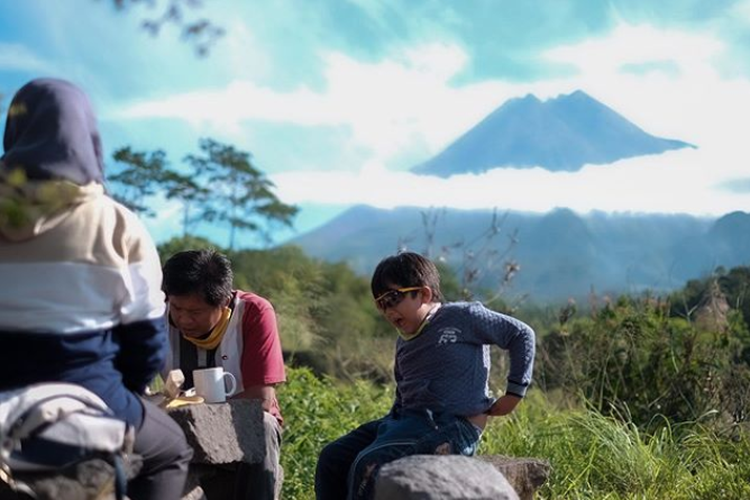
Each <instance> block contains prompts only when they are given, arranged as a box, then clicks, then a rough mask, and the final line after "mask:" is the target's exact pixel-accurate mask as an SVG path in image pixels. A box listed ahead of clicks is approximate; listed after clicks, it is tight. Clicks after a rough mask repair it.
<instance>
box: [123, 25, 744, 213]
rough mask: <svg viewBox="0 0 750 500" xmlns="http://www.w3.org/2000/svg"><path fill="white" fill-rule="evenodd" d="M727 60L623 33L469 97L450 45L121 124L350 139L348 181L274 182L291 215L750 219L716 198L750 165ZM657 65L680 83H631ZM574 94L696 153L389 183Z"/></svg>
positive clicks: (707, 45) (692, 43) (238, 86)
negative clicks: (455, 211) (563, 70)
mask: <svg viewBox="0 0 750 500" xmlns="http://www.w3.org/2000/svg"><path fill="white" fill-rule="evenodd" d="M722 50H723V45H722V43H721V42H720V41H719V40H718V38H716V37H715V36H712V35H711V34H696V33H687V32H682V31H675V30H661V29H656V28H654V27H651V26H648V25H641V26H631V25H625V24H623V25H620V26H619V27H617V28H616V29H614V30H613V31H612V32H611V33H610V34H608V35H606V36H604V37H601V38H598V39H590V40H587V41H584V42H582V43H578V44H575V45H570V46H561V47H557V48H555V49H553V50H550V51H548V52H547V53H545V54H543V55H542V60H543V61H546V62H550V61H553V62H557V63H566V64H572V65H575V67H576V68H577V69H578V73H577V74H576V75H575V76H574V77H568V78H558V79H551V80H546V81H537V82H533V83H508V82H504V81H497V80H496V81H485V82H478V83H472V84H465V85H462V86H455V85H453V84H452V83H451V80H452V78H453V77H454V76H456V75H457V74H459V73H460V71H461V70H462V69H463V68H464V67H465V65H466V63H467V57H468V56H467V54H466V52H465V51H464V50H463V49H461V48H460V47H459V46H457V45H453V44H442V43H434V44H428V45H424V46H419V47H411V48H408V49H404V50H403V51H402V52H400V53H398V54H396V55H394V56H392V57H390V58H388V59H384V60H381V61H378V62H375V63H365V62H360V61H357V60H355V59H353V58H351V57H349V56H347V55H345V54H341V53H328V54H326V55H325V56H324V58H323V59H324V61H325V64H326V69H325V73H324V80H325V82H326V84H325V86H324V89H325V90H324V91H320V92H316V91H313V90H311V89H308V88H304V87H301V88H299V89H297V90H295V91H293V92H285V93H284V92H276V91H274V90H272V89H270V88H265V87H259V86H257V85H254V84H252V83H248V82H245V81H235V82H233V83H231V84H229V85H228V86H227V87H226V88H224V89H218V90H204V91H196V92H192V93H188V94H180V95H174V96H170V97H166V98H164V99H159V100H151V101H143V102H140V103H135V104H133V105H131V106H128V107H127V108H125V109H124V110H123V111H122V115H123V116H126V117H130V118H139V117H153V116H161V117H175V118H181V119H184V120H187V121H189V122H192V123H194V124H195V125H196V126H199V127H200V126H205V125H210V126H215V127H219V128H221V129H223V130H227V131H232V132H237V131H241V130H242V127H243V124H244V122H246V121H248V120H265V121H270V122H280V123H293V124H296V125H303V126H311V127H314V126H325V125H332V126H342V125H343V126H348V127H349V128H350V129H351V131H352V138H353V141H354V142H355V143H356V144H355V145H356V146H363V147H365V148H367V149H369V150H370V151H371V158H370V160H369V163H368V164H367V165H352V168H351V169H350V170H349V171H347V172H325V171H323V170H324V169H325V165H319V166H318V169H319V170H320V171H319V172H310V171H307V172H305V173H293V172H292V173H286V174H280V175H275V176H273V175H272V178H273V180H274V182H276V183H277V185H278V186H279V194H280V196H281V197H282V199H284V200H285V201H288V202H292V203H302V202H313V203H317V202H319V203H326V204H331V203H334V204H335V203H340V204H354V203H368V204H372V205H375V206H396V205H399V204H409V205H425V206H432V205H436V204H441V205H442V204H445V205H446V206H455V207H463V208H479V207H494V206H499V207H503V208H515V209H519V210H536V211H543V210H548V209H550V208H553V207H555V206H568V207H570V208H573V209H576V210H579V211H584V212H585V211H588V210H592V209H600V210H614V211H658V212H689V213H695V214H720V213H725V212H727V211H730V210H735V209H747V208H748V207H749V206H750V204H748V198H747V197H746V196H742V195H737V194H734V195H733V194H730V193H727V192H725V191H716V190H715V189H714V188H713V187H712V186H716V185H717V184H719V183H721V182H722V181H724V180H726V179H728V178H731V177H740V176H742V175H745V173H746V170H747V163H748V159H750V155H749V154H748V148H747V138H746V134H747V132H746V131H747V130H750V82H748V81H747V80H740V79H736V80H725V79H723V78H722V77H721V75H720V74H719V73H718V72H717V70H716V69H715V67H714V66H713V61H714V60H715V58H717V57H720V56H721V53H722ZM649 63H659V64H663V63H667V64H669V65H670V67H672V68H676V71H672V72H646V73H643V74H636V73H633V72H632V71H627V70H626V69H627V67H628V66H632V65H642V64H649ZM576 89H582V90H584V91H586V92H588V93H589V94H591V95H592V96H593V97H595V98H597V99H599V100H600V101H602V102H604V103H605V104H607V105H608V106H610V107H611V108H613V109H615V110H616V111H618V112H620V113H621V114H623V115H624V116H625V117H626V118H628V119H629V120H631V121H632V122H633V123H635V124H637V125H638V126H640V127H641V128H643V129H644V130H646V131H647V132H649V133H652V134H655V135H658V136H662V137H669V138H676V139H681V140H685V141H688V142H691V143H693V144H696V145H698V147H699V149H698V150H684V151H679V152H672V153H668V154H664V155H661V156H658V157H645V158H637V159H631V160H626V161H621V162H618V163H617V164H614V165H610V166H588V167H586V168H584V169H583V170H581V171H580V172H576V173H550V172H546V171H544V170H542V169H533V170H509V169H503V170H495V171H492V172H489V173H487V174H484V175H481V176H459V177H454V178H451V179H449V180H445V179H437V178H429V177H416V176H413V175H410V174H408V173H393V172H391V173H389V172H388V168H387V167H388V166H389V161H390V160H391V159H392V158H394V157H395V156H397V155H398V154H400V153H402V152H404V151H406V150H409V149H414V148H415V147H417V146H419V147H420V148H423V149H427V150H428V151H430V152H431V153H433V154H435V153H438V152H439V151H440V150H441V149H442V148H443V147H445V146H446V145H447V144H449V143H450V142H451V141H452V140H454V139H455V138H457V137H458V136H459V135H461V134H462V133H463V132H465V131H466V130H468V129H469V128H470V127H471V126H473V125H474V124H476V123H477V122H478V121H479V120H481V119H482V118H483V117H484V116H485V115H487V114H488V113H490V112H491V111H492V110H493V109H494V108H495V107H496V106H498V105H499V104H501V103H502V102H504V101H505V100H506V99H508V98H511V97H519V96H523V95H525V94H527V93H533V94H535V95H537V96H538V97H540V98H542V99H544V98H549V97H553V96H556V95H558V94H561V93H569V92H572V91H573V90H576ZM313 161H314V160H313ZM311 170H315V169H314V168H311Z"/></svg>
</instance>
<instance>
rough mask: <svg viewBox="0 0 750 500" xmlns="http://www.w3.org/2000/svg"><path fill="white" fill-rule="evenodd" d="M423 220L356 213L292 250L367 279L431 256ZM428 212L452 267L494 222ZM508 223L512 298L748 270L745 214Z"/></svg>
mask: <svg viewBox="0 0 750 500" xmlns="http://www.w3.org/2000/svg"><path fill="white" fill-rule="evenodd" d="M425 213H426V211H425V210H424V209H420V208H416V207H400V208H397V209H392V210H384V209H377V208H373V207H369V206H365V205H359V206H356V207H352V208H350V209H349V210H347V211H346V212H344V213H343V214H341V215H340V216H339V217H337V218H335V219H333V220H331V221H329V222H328V223H326V224H324V225H323V226H321V227H320V228H318V229H316V230H313V231H311V232H309V233H306V234H304V235H301V236H299V237H297V238H295V239H293V240H291V241H290V242H289V243H290V244H294V245H298V246H300V247H301V248H302V249H303V250H304V251H305V252H306V253H308V254H309V255H311V256H313V257H316V258H321V259H323V260H327V261H332V262H337V261H344V262H347V263H348V264H349V265H351V266H352V267H353V268H354V269H355V270H356V271H357V272H359V273H361V274H363V275H366V276H367V275H369V274H370V273H371V272H372V270H373V269H374V267H375V265H376V264H377V262H378V261H379V260H380V259H381V258H383V257H385V256H386V255H390V254H392V253H394V252H396V251H397V250H398V249H399V248H403V247H405V248H409V249H412V250H415V251H419V252H424V251H426V250H428V249H427V246H428V238H427V234H426V233H427V231H426V228H425V227H424V225H423V214H425ZM432 214H433V215H436V220H437V222H436V224H435V226H434V228H433V229H434V231H433V232H434V238H433V245H432V248H431V249H429V250H430V253H431V254H432V255H433V256H438V255H439V254H440V252H441V249H442V248H453V250H452V253H450V252H449V254H448V257H447V261H448V262H449V263H451V264H454V265H460V264H461V262H460V260H461V255H460V253H461V252H459V251H458V250H457V247H456V242H457V241H471V240H472V239H473V238H476V236H477V235H481V234H483V233H485V232H486V231H487V229H488V228H489V227H490V225H491V224H492V221H493V217H494V215H493V211H491V210H457V209H441V210H439V211H433V212H432ZM502 219H503V220H504V223H503V224H502V226H501V227H500V234H499V236H500V237H499V238H498V240H497V242H496V244H497V250H498V253H501V252H502V251H503V250H504V249H506V248H507V244H508V241H509V238H511V237H515V238H517V240H518V243H517V244H516V245H515V246H514V247H513V248H512V250H511V252H510V255H509V257H510V258H511V259H513V260H515V261H516V262H517V263H518V264H519V265H520V266H521V270H520V272H519V273H518V276H517V279H516V280H515V283H514V286H513V289H512V291H513V292H514V293H519V294H529V295H530V296H531V297H532V298H536V299H539V300H558V299H565V298H566V297H569V296H573V297H584V296H586V295H587V294H588V293H589V292H590V291H591V290H592V288H593V289H595V290H597V291H598V292H602V293H624V292H640V291H643V290H646V289H652V290H655V291H664V290H671V289H676V288H679V287H681V286H683V285H684V283H685V282H686V281H688V280H689V279H694V278H696V277H699V276H702V275H705V274H707V273H710V272H713V271H714V269H715V268H716V267H718V266H724V267H726V268H729V267H733V266H737V265H747V264H749V263H750V237H747V236H746V235H745V234H744V231H745V229H746V228H748V227H750V214H748V213H745V212H733V213H731V214H726V215H724V216H721V217H696V216H691V215H686V214H671V215H670V214H652V215H649V214H606V213H603V212H594V213H591V214H587V215H580V214H577V213H575V212H573V211H572V210H569V209H565V208H561V209H556V210H553V211H551V212H548V213H545V214H531V213H526V212H514V211H508V212H504V213H503V217H502ZM363 222H364V223H363ZM738 231H739V232H738ZM740 233H742V234H740ZM337 234H346V235H347V237H346V238H336V236H335V235H337ZM494 278H497V275H494ZM487 284H491V283H489V282H488V283H487ZM487 284H485V285H487Z"/></svg>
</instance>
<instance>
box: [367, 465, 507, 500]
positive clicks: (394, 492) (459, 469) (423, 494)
mask: <svg viewBox="0 0 750 500" xmlns="http://www.w3.org/2000/svg"><path fill="white" fill-rule="evenodd" d="M407 499H408V500H469V499H471V500H518V495H517V494H516V492H515V490H514V489H513V487H512V486H511V485H510V483H508V481H507V480H506V479H505V477H504V476H503V475H502V474H501V473H500V472H499V471H498V470H497V469H496V468H495V467H494V466H493V465H492V464H489V463H486V462H483V461H481V460H476V459H474V458H469V457H464V456H461V455H413V456H409V457H405V458H401V459H399V460H395V461H393V462H391V463H388V464H386V465H384V466H383V468H382V469H380V473H379V474H378V478H377V480H376V483H375V500H407Z"/></svg>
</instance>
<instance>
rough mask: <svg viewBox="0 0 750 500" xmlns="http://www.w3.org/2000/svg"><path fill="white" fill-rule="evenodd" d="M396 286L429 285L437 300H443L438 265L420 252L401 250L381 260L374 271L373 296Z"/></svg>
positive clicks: (371, 285)
mask: <svg viewBox="0 0 750 500" xmlns="http://www.w3.org/2000/svg"><path fill="white" fill-rule="evenodd" d="M394 286H398V287H402V288H406V287H411V286H427V287H430V289H431V290H432V295H433V300H434V301H435V302H440V301H442V300H443V294H442V293H441V292H440V273H439V272H438V270H437V267H435V264H433V263H432V261H431V260H430V259H428V258H426V257H423V256H422V255H419V254H418V253H414V252H401V253H397V254H396V255H391V256H389V257H386V258H385V259H383V260H381V261H380V263H379V264H378V266H377V267H376V268H375V272H374V273H372V281H371V283H370V288H371V289H372V296H373V297H379V296H380V295H382V294H384V293H385V292H387V291H388V290H390V289H391V288H392V287H394Z"/></svg>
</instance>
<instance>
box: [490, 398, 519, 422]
mask: <svg viewBox="0 0 750 500" xmlns="http://www.w3.org/2000/svg"><path fill="white" fill-rule="evenodd" d="M521 399H522V398H519V397H518V396H513V395H512V394H506V395H505V396H502V397H501V398H499V399H498V400H497V401H495V404H493V405H492V406H491V407H490V409H489V411H488V412H487V413H489V414H490V416H493V417H502V416H503V415H507V414H509V413H510V412H512V411H513V410H515V409H516V406H518V403H519V402H521Z"/></svg>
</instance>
